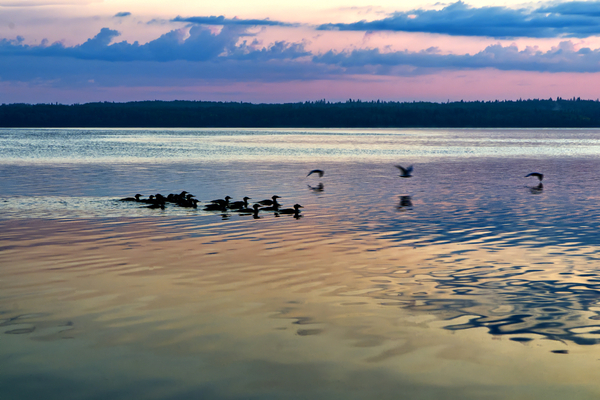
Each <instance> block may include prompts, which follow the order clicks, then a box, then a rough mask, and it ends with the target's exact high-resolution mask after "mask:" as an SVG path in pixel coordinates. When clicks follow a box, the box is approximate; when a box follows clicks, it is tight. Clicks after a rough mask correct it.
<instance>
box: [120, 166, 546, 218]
mask: <svg viewBox="0 0 600 400" xmlns="http://www.w3.org/2000/svg"><path fill="white" fill-rule="evenodd" d="M396 168H398V169H399V170H400V177H401V178H410V177H412V171H413V167H412V165H411V166H410V167H408V168H404V167H402V166H400V165H396ZM312 174H316V175H318V176H319V177H322V176H323V174H324V172H323V170H320V169H313V170H312V171H310V172H309V173H308V175H306V176H307V177H308V176H310V175H312ZM530 176H533V177H536V178H537V179H538V181H539V184H538V186H536V187H535V188H534V189H536V190H542V188H543V186H542V179H543V178H544V175H543V174H541V173H539V172H532V173H530V174H528V175H526V176H525V177H526V178H527V177H530ZM309 188H311V189H313V190H317V191H322V190H323V184H322V183H320V184H319V186H317V187H311V186H310V185H309ZM141 197H142V195H141V194H136V195H135V196H134V197H126V198H124V199H120V201H128V202H137V203H144V204H148V205H146V206H144V207H146V208H160V209H163V210H164V209H165V205H166V204H167V203H171V204H175V205H177V206H179V207H187V208H198V203H200V201H199V200H197V199H195V197H196V196H194V195H193V194H191V193H189V192H186V191H185V190H184V191H182V192H181V193H179V194H174V193H171V194H169V195H168V196H166V197H165V196H163V195H161V194H160V193H157V194H156V195H151V196H149V197H148V198H147V199H142V198H141ZM404 197H407V198H408V200H406V199H404V201H405V202H408V203H410V196H404ZM280 198H281V197H280V196H277V195H274V196H272V197H271V198H270V199H265V200H261V201H258V202H256V203H254V205H253V206H252V207H250V204H249V203H248V200H251V198H250V197H244V198H243V199H242V200H241V201H233V202H232V201H231V197H230V196H225V198H223V199H217V200H212V201H210V202H208V203H207V204H205V205H204V208H203V209H204V211H216V212H221V213H227V212H236V213H238V214H240V215H253V216H254V218H258V213H259V212H260V211H263V212H264V211H271V212H273V213H274V214H275V216H279V214H291V215H293V216H294V218H300V217H301V215H300V209H301V208H303V207H302V206H301V205H300V204H294V206H293V207H292V208H281V204H280V203H279V202H278V201H277V199H280ZM401 205H402V206H405V205H406V204H402V200H401ZM410 205H412V204H410Z"/></svg>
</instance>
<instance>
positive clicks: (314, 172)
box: [306, 169, 325, 178]
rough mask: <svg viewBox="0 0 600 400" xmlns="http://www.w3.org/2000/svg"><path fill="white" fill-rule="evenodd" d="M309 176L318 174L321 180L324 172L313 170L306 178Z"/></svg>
mask: <svg viewBox="0 0 600 400" xmlns="http://www.w3.org/2000/svg"><path fill="white" fill-rule="evenodd" d="M311 174H319V178H322V177H323V174H325V171H323V170H322V169H313V170H312V171H310V172H309V173H308V175H306V176H310V175H311Z"/></svg>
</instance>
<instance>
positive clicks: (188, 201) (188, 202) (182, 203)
mask: <svg viewBox="0 0 600 400" xmlns="http://www.w3.org/2000/svg"><path fill="white" fill-rule="evenodd" d="M192 197H194V195H193V194H188V195H187V196H186V197H185V198H182V199H180V200H179V201H178V202H177V205H178V206H179V207H192V208H198V200H196V199H193V198H192Z"/></svg>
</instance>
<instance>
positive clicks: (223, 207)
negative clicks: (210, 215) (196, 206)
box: [204, 200, 227, 212]
mask: <svg viewBox="0 0 600 400" xmlns="http://www.w3.org/2000/svg"><path fill="white" fill-rule="evenodd" d="M204 211H223V212H227V204H226V202H225V200H221V202H216V203H210V204H207V205H205V206H204Z"/></svg>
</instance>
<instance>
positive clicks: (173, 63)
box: [0, 25, 600, 90]
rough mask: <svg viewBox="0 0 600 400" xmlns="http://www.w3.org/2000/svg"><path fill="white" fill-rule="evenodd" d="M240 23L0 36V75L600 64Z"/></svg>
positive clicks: (268, 75)
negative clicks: (270, 36) (328, 37)
mask: <svg viewBox="0 0 600 400" xmlns="http://www.w3.org/2000/svg"><path fill="white" fill-rule="evenodd" d="M245 29H246V28H244V27H240V26H227V25H226V26H224V27H223V28H222V29H221V30H220V31H219V32H218V33H214V32H213V31H211V30H210V29H209V28H208V27H204V26H201V25H194V26H192V27H190V28H189V29H177V30H173V31H170V32H168V33H166V34H164V35H162V36H160V37H158V38H157V39H155V40H152V41H150V42H148V43H146V44H143V45H140V44H139V43H138V42H134V43H128V42H126V41H121V42H119V41H117V39H118V37H119V32H118V31H116V30H113V29H109V28H103V29H101V30H100V32H99V33H98V34H97V35H95V36H94V37H92V38H90V39H88V40H86V41H85V42H84V43H82V44H80V45H76V46H71V47H67V46H65V45H64V44H62V43H52V44H50V43H49V42H48V41H43V42H42V44H40V45H27V44H25V39H24V38H22V37H16V38H15V39H1V40H0V81H4V82H25V83H28V84H32V85H37V86H40V85H45V86H46V87H56V88H59V87H62V88H69V90H85V88H88V87H92V86H93V87H95V88H98V87H122V88H128V87H143V86H156V87H159V86H161V87H168V86H177V87H187V86H189V85H192V84H194V85H198V86H201V85H203V84H210V85H215V84H216V82H226V83H227V84H235V83H236V82H245V83H248V82H298V83H299V84H301V83H302V82H308V81H313V82H316V81H320V80H349V79H351V80H354V81H356V80H357V79H360V77H363V78H364V79H371V78H373V77H374V76H378V77H397V76H416V75H431V74H436V73H439V72H440V71H475V70H481V71H483V70H486V71H487V70H501V71H533V72H548V73H558V72H575V73H584V72H590V73H593V72H600V49H595V50H594V49H590V48H579V49H578V48H576V47H575V46H574V44H573V43H572V42H571V41H563V42H561V43H560V44H559V45H558V46H556V47H555V48H552V49H551V50H548V51H541V50H539V49H538V48H536V47H527V48H524V49H519V48H518V47H517V46H516V45H510V46H503V45H501V44H493V45H490V46H488V47H487V48H485V49H484V50H482V51H480V52H478V53H475V54H443V53H441V52H440V51H439V49H437V48H435V47H432V48H428V49H425V50H422V51H418V52H411V51H396V52H389V51H384V50H382V49H379V48H372V49H356V50H353V51H345V52H335V51H328V52H325V53H321V54H315V53H312V52H310V51H308V50H307V49H306V48H305V46H304V44H303V43H289V42H285V41H277V42H275V43H272V44H269V45H267V46H264V45H262V44H261V43H260V42H259V41H257V40H256V39H253V40H252V41H251V42H250V39H247V34H246V30H245ZM242 39H244V40H242ZM123 90H125V89H123Z"/></svg>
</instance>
